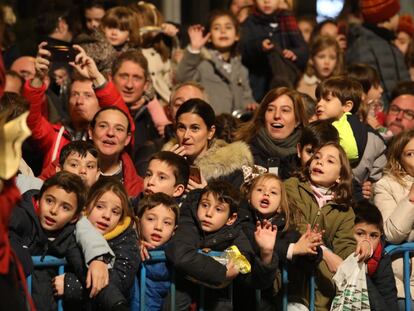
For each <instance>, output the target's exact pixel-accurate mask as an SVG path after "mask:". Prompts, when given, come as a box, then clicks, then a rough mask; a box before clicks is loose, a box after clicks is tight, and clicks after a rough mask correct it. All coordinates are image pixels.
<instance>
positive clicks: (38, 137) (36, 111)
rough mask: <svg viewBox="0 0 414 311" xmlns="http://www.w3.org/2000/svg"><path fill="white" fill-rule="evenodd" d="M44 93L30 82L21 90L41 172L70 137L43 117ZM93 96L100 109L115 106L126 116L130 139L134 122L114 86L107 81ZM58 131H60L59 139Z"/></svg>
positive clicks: (44, 89)
mask: <svg viewBox="0 0 414 311" xmlns="http://www.w3.org/2000/svg"><path fill="white" fill-rule="evenodd" d="M45 92H46V85H45V84H43V85H42V86H41V87H40V88H34V87H32V86H31V85H30V81H26V83H25V85H24V88H23V96H24V97H25V98H26V100H27V101H28V102H29V103H30V110H29V116H28V118H27V125H28V126H29V128H30V130H31V131H32V139H33V140H34V141H35V143H36V145H37V147H38V148H39V149H40V151H41V152H42V153H43V155H44V157H43V170H45V169H46V168H47V167H48V166H49V164H50V163H52V162H53V160H54V159H58V158H59V155H60V150H61V149H62V148H63V146H65V145H67V144H68V143H69V142H70V141H71V136H70V134H69V132H68V131H67V130H66V129H65V128H64V126H63V125H61V124H52V123H50V122H49V121H48V120H47V119H46V118H45V117H44V115H43V111H42V109H43V107H44V106H46V100H47V99H46V96H45ZM95 94H96V97H97V98H98V101H99V105H100V106H101V107H106V106H116V107H118V108H120V109H121V110H123V111H124V112H125V113H126V114H127V115H128V118H129V122H130V124H131V133H132V137H134V131H135V124H134V120H133V119H132V117H131V115H130V113H129V110H128V107H127V105H126V104H125V102H124V101H123V99H122V97H121V95H120V94H119V92H118V90H117V89H116V88H115V85H114V84H113V83H112V82H110V81H109V82H108V83H107V84H106V85H105V86H104V87H103V88H101V89H97V90H95ZM59 131H62V135H60V136H61V137H60V139H59ZM131 143H133V142H132V141H131ZM54 152H55V153H56V154H55V157H53V153H54ZM42 174H43V173H42Z"/></svg>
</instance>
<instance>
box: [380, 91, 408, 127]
mask: <svg viewBox="0 0 414 311" xmlns="http://www.w3.org/2000/svg"><path fill="white" fill-rule="evenodd" d="M385 126H386V127H388V129H389V130H390V131H391V132H392V133H393V134H394V135H397V134H398V133H400V132H402V131H404V130H409V129H412V128H414V95H409V94H405V95H400V96H398V97H396V98H395V99H394V100H393V101H392V103H391V105H390V108H389V109H388V114H387V116H386V118H385Z"/></svg>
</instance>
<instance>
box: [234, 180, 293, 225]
mask: <svg viewBox="0 0 414 311" xmlns="http://www.w3.org/2000/svg"><path fill="white" fill-rule="evenodd" d="M271 179H273V180H276V181H277V182H278V183H279V186H280V204H279V207H278V208H279V210H280V211H281V212H282V213H283V214H284V215H285V219H286V224H285V227H284V228H283V231H286V230H288V229H289V226H296V224H297V221H298V217H299V215H300V214H299V209H298V208H297V207H296V206H295V205H293V204H289V202H288V198H287V193H286V189H285V185H284V184H283V182H282V180H281V179H280V177H279V176H277V175H275V174H272V173H265V174H262V175H259V176H257V177H255V178H254V179H253V180H252V181H251V182H249V183H245V184H243V185H242V188H241V193H242V196H243V197H244V198H245V199H247V200H250V198H251V195H252V192H253V189H254V188H255V187H256V185H257V184H258V183H259V182H261V181H265V180H271Z"/></svg>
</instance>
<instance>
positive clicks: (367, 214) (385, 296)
mask: <svg viewBox="0 0 414 311" xmlns="http://www.w3.org/2000/svg"><path fill="white" fill-rule="evenodd" d="M354 211H355V225H354V237H355V240H356V241H357V242H362V241H366V242H367V243H369V244H370V246H371V250H372V256H371V257H370V258H369V259H368V260H367V261H366V262H365V263H366V265H367V286H368V296H369V303H370V306H371V310H395V311H397V310H398V303H397V288H396V286H395V278H394V273H393V270H392V267H391V257H390V256H389V255H387V254H385V253H384V244H385V243H384V242H383V241H382V239H381V237H382V235H383V233H384V231H383V220H382V215H381V212H380V211H379V210H378V208H377V207H376V206H375V205H373V204H371V203H370V202H369V201H368V200H362V201H360V202H358V203H357V204H356V206H355V208H354ZM324 260H325V262H326V263H327V265H328V267H329V269H331V270H332V271H336V270H337V268H338V266H339V265H340V264H341V263H342V259H341V258H340V257H339V256H337V255H335V254H334V253H332V252H324Z"/></svg>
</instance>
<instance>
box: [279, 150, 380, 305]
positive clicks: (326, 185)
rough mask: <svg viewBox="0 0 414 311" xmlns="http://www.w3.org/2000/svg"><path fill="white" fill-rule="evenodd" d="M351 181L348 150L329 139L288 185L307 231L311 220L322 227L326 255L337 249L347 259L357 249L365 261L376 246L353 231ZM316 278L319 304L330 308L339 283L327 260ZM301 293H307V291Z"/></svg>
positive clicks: (287, 182)
mask: <svg viewBox="0 0 414 311" xmlns="http://www.w3.org/2000/svg"><path fill="white" fill-rule="evenodd" d="M351 181H352V171H351V167H350V165H349V161H348V158H347V156H346V153H345V151H344V150H343V149H342V147H341V146H340V145H339V144H338V143H331V142H329V143H326V144H324V145H322V146H321V147H320V148H319V149H318V150H316V152H315V154H314V155H313V156H312V158H311V159H310V160H309V161H308V162H307V164H306V166H305V168H304V170H303V172H302V176H301V177H300V178H296V177H293V178H290V179H288V180H287V181H286V182H285V186H286V192H287V194H288V198H289V201H290V203H291V204H295V205H296V206H297V207H298V208H299V209H300V211H301V213H302V218H301V219H300V223H299V227H300V230H301V231H302V232H304V228H305V226H307V225H308V224H310V225H311V227H312V228H315V226H316V225H317V226H318V227H319V229H320V230H322V232H323V242H324V245H323V246H322V249H323V253H324V256H325V253H326V252H334V253H335V254H337V255H338V256H340V257H341V258H342V259H345V258H346V257H348V256H349V255H350V254H351V253H353V252H355V253H357V254H358V255H359V260H360V261H361V260H365V259H366V258H368V256H369V255H370V254H371V251H372V250H371V249H370V244H368V243H359V244H358V245H357V243H356V242H355V239H354V237H353V235H352V229H353V225H354V218H355V215H354V212H353V210H352V208H351V198H352V192H351ZM315 279H316V284H317V285H316V287H317V291H316V302H315V303H316V307H317V308H320V310H329V306H330V302H331V300H332V298H333V297H334V296H335V286H334V284H333V282H332V273H331V272H330V271H329V270H328V269H327V267H326V265H325V264H324V263H323V262H322V263H321V264H320V265H319V267H318V269H317V271H316V278H315ZM298 284H299V283H298ZM302 284H303V283H302ZM298 288H299V286H297V287H294V288H293V290H294V291H295V290H296V291H297V290H298ZM300 295H302V297H306V296H305V295H306V294H305V292H302V293H301V294H300Z"/></svg>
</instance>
